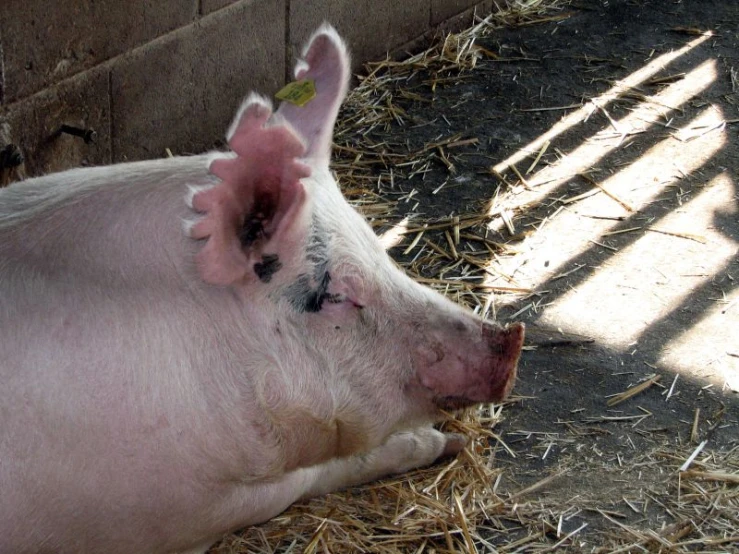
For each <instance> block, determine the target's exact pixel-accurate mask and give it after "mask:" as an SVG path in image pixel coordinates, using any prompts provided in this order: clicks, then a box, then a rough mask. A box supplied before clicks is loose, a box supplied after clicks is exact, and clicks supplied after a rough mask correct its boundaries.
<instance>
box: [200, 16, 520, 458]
mask: <svg viewBox="0 0 739 554" xmlns="http://www.w3.org/2000/svg"><path fill="white" fill-rule="evenodd" d="M303 57H304V61H303V62H301V63H300V64H299V65H298V67H297V68H296V79H297V80H298V81H310V82H311V83H312V84H313V86H314V87H315V97H313V98H312V99H311V100H309V101H308V102H307V103H306V104H305V105H303V106H302V107H301V106H298V105H295V104H292V103H288V102H284V103H283V104H282V105H281V106H280V107H279V109H278V110H277V112H275V113H272V110H271V107H270V104H269V102H267V101H266V100H264V99H261V98H259V97H256V96H252V97H250V98H248V99H247V101H246V102H245V104H244V106H243V107H242V109H241V111H240V113H239V115H238V116H237V117H236V120H235V122H234V124H233V125H232V127H231V130H230V132H229V135H228V140H229V145H230V146H231V148H232V150H233V154H229V155H227V156H221V157H218V158H217V159H215V161H213V162H212V164H211V166H210V169H211V173H213V174H214V175H215V176H216V177H218V178H219V180H220V181H219V182H218V184H216V185H214V186H213V187H211V188H208V189H205V190H201V191H196V192H195V194H194V195H193V197H192V199H191V202H192V207H193V208H194V210H195V211H197V212H199V213H200V214H201V216H202V217H201V218H200V219H199V220H198V221H197V222H196V223H195V224H194V225H193V227H192V229H191V236H192V237H193V238H196V239H201V241H203V245H202V248H201V250H200V251H199V253H198V254H197V258H196V262H197V265H198V270H199V272H200V276H201V277H202V279H203V280H205V281H207V282H208V283H210V284H212V285H217V286H219V287H226V288H229V289H232V290H233V291H236V292H237V294H236V295H235V296H237V297H240V298H243V299H244V302H245V303H254V304H257V305H259V310H260V315H259V318H258V319H259V323H258V329H257V328H253V329H252V332H253V333H255V334H258V336H259V337H260V342H269V341H270V340H271V341H273V344H271V345H270V346H269V348H270V349H271V352H272V353H271V354H270V356H269V358H270V359H274V360H277V361H276V362H275V365H276V366H279V369H278V370H277V371H276V372H275V376H272V377H267V378H266V379H265V380H264V381H265V382H266V383H268V384H267V385H264V387H265V388H266V389H269V391H267V392H265V393H264V394H263V396H264V397H266V398H270V399H273V400H269V401H267V403H273V404H279V402H280V400H276V398H277V397H279V396H280V394H279V393H274V391H275V390H279V389H280V388H282V387H287V389H289V390H291V392H290V393H289V394H288V396H289V397H291V398H293V399H295V398H304V397H312V398H314V399H315V402H316V408H315V411H316V414H318V415H316V414H313V415H315V416H316V417H318V418H324V419H325V418H330V419H331V420H332V421H333V425H334V426H335V427H336V429H337V431H336V432H337V433H338V434H341V433H342V432H343V433H344V435H347V434H350V433H355V434H356V433H361V434H362V436H364V437H367V438H366V439H363V440H362V441H359V443H357V442H356V441H349V442H350V443H351V445H344V446H343V447H342V446H338V447H337V450H338V451H339V452H341V453H350V452H351V451H354V450H357V449H361V448H364V447H368V446H372V445H373V444H377V443H378V442H380V441H381V440H383V439H384V438H385V437H386V436H387V434H389V433H390V432H392V431H395V430H397V429H399V428H402V427H408V426H411V425H416V424H418V423H419V422H421V421H424V420H425V421H428V420H432V419H438V417H439V416H440V414H441V411H440V410H449V409H455V408H460V407H464V406H469V405H471V404H474V403H478V402H496V401H500V400H502V399H503V398H505V396H506V395H507V394H508V392H509V391H510V389H511V387H512V386H513V382H514V378H515V373H516V364H517V361H518V357H519V354H520V352H521V345H522V341H523V334H524V331H523V326H522V325H520V324H514V325H511V326H509V327H508V328H506V329H503V328H501V327H499V326H496V325H494V324H491V323H488V322H484V321H482V320H481V319H479V318H478V317H476V316H474V315H473V314H471V313H470V312H469V311H467V310H464V309H463V308H461V307H459V306H458V305H456V304H454V303H453V302H451V301H449V300H447V299H446V298H444V297H443V296H441V295H439V294H437V293H435V292H433V291H432V290H430V289H428V288H426V287H423V286H421V285H419V284H417V283H415V282H414V281H412V280H411V279H410V278H408V277H407V276H406V275H405V274H404V273H403V272H402V270H400V269H399V268H398V267H397V266H396V265H395V264H394V262H393V261H392V260H391V259H390V258H389V257H388V255H387V254H386V252H385V250H384V249H383V247H382V245H381V244H380V242H379V240H378V239H377V237H376V236H375V234H374V232H373V231H372V229H371V227H370V226H369V225H368V224H367V223H366V221H365V220H364V219H363V217H362V216H361V215H359V214H358V213H357V212H356V211H355V210H353V209H352V208H351V207H350V206H349V205H348V204H347V202H346V201H345V200H344V198H343V197H342V195H341V192H340V190H339V188H338V186H337V184H336V182H335V181H334V179H333V177H332V175H331V172H330V171H329V157H330V151H331V141H332V134H333V126H334V121H335V119H336V116H337V113H338V110H339V106H340V104H341V102H342V101H343V99H344V96H345V94H346V90H347V84H348V80H349V59H348V56H347V53H346V49H345V47H344V45H343V43H342V41H341V39H340V38H339V37H338V35H337V34H336V32H335V31H334V30H333V29H332V28H330V27H328V26H324V27H322V28H321V29H320V30H319V31H318V32H317V33H316V34H315V35H314V36H313V38H312V39H311V40H310V42H309V44H308V47H307V48H306V50H305V52H304V56H303ZM276 382H277V384H275V383H276ZM295 388H302V389H304V390H297V391H296V390H295ZM327 399H328V400H327ZM326 402H328V404H329V405H328V406H326V405H325V404H326ZM268 408H269V409H276V408H275V406H270V407H268Z"/></svg>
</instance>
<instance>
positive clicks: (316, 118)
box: [277, 24, 350, 164]
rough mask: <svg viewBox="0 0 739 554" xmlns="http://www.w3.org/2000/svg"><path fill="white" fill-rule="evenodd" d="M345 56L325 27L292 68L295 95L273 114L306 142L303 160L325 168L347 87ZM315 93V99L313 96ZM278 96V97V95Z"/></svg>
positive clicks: (332, 31) (331, 30) (337, 39)
mask: <svg viewBox="0 0 739 554" xmlns="http://www.w3.org/2000/svg"><path fill="white" fill-rule="evenodd" d="M349 68H350V62H349V54H348V52H347V49H346V46H345V45H344V41H343V40H341V37H339V35H338V33H337V32H336V30H335V29H334V28H333V27H331V26H330V25H328V24H324V25H322V26H321V27H320V28H319V29H318V30H317V31H316V32H315V33H314V34H313V36H312V37H311V38H310V40H309V41H308V45H307V46H306V47H305V50H304V51H303V59H302V61H301V62H299V63H298V64H297V66H296V67H295V79H296V80H297V82H296V83H291V84H290V85H288V86H287V87H285V89H283V91H285V90H290V87H291V86H294V85H307V88H302V87H300V86H299V87H298V88H297V91H298V92H297V94H292V95H291V94H287V95H286V96H287V98H288V99H287V100H285V101H284V102H282V104H280V107H279V109H278V110H277V113H278V114H280V115H281V116H283V117H284V118H285V120H286V121H288V122H290V124H291V125H292V126H293V127H294V128H295V129H296V130H297V131H298V132H299V133H300V135H301V136H302V137H303V138H305V140H306V141H307V143H308V144H307V147H308V152H307V155H306V157H309V158H313V159H314V160H316V161H318V162H321V163H325V164H328V161H329V157H330V156H331V142H332V138H333V131H334V122H335V121H336V116H337V114H338V113H339V107H341V103H342V102H343V101H344V98H345V97H346V92H347V89H348V87H349ZM314 92H315V96H313V93H314ZM278 96H280V94H279V93H278Z"/></svg>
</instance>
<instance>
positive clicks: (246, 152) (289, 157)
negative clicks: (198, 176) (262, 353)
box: [190, 95, 310, 285]
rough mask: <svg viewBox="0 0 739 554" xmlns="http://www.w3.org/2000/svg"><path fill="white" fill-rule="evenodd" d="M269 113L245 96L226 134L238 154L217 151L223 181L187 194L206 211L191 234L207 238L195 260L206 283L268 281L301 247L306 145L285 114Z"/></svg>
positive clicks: (216, 171)
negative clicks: (220, 154) (273, 116)
mask: <svg viewBox="0 0 739 554" xmlns="http://www.w3.org/2000/svg"><path fill="white" fill-rule="evenodd" d="M271 114H272V108H271V107H270V105H269V102H268V101H266V100H264V99H262V98H260V97H258V96H255V95H253V96H251V97H250V98H248V99H247V100H246V102H245V103H244V105H243V106H242V108H241V111H240V112H239V114H238V115H237V116H236V119H235V121H234V123H233V125H232V127H231V130H230V131H229V134H228V144H229V146H230V147H231V149H232V150H233V152H234V153H235V156H229V157H219V158H216V159H215V160H214V161H213V162H212V163H211V164H210V172H211V173H212V174H213V175H215V176H216V177H218V178H219V179H220V182H219V183H218V184H217V185H215V186H213V187H211V188H206V189H204V190H200V191H196V192H195V193H194V194H193V196H192V197H191V199H190V204H191V206H192V208H193V210H195V211H196V212H199V213H200V214H201V215H202V217H201V218H200V219H199V220H197V221H196V222H195V223H194V224H193V225H192V226H191V227H190V236H191V237H192V238H194V239H205V240H206V242H205V245H204V246H203V248H202V250H201V251H200V252H199V253H198V254H197V257H196V263H197V266H198V271H199V272H200V275H201V276H202V278H203V279H204V280H205V281H207V282H209V283H212V284H215V285H230V284H234V283H244V282H248V281H250V280H252V279H254V280H257V279H258V280H259V281H262V282H268V281H270V280H271V279H272V277H273V275H274V274H275V273H276V272H278V271H279V270H280V268H281V267H282V266H283V265H285V264H286V263H289V262H290V261H291V260H292V257H294V253H295V252H299V251H300V248H299V246H300V241H301V240H302V239H303V237H304V236H305V234H306V229H307V225H308V210H307V209H306V203H307V195H306V191H305V188H304V186H303V184H302V183H301V182H300V179H301V178H303V177H307V176H308V175H310V169H309V168H308V167H307V166H305V165H304V164H302V163H300V162H299V161H298V158H301V157H303V156H304V155H305V145H304V144H303V142H302V141H301V140H300V138H298V136H297V134H296V133H295V131H293V129H292V128H291V127H290V126H289V125H286V124H285V123H284V122H282V121H280V118H272V121H268V120H269V119H270V116H271Z"/></svg>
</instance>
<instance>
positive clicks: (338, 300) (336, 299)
mask: <svg viewBox="0 0 739 554" xmlns="http://www.w3.org/2000/svg"><path fill="white" fill-rule="evenodd" d="M323 301H324V302H326V303H328V304H334V305H339V304H344V305H346V306H352V307H354V308H357V309H360V310H361V309H362V308H364V306H362V305H361V304H359V303H357V302H355V301H354V300H352V299H351V298H350V297H349V296H347V295H345V294H333V293H330V292H327V293H325V295H324V296H323Z"/></svg>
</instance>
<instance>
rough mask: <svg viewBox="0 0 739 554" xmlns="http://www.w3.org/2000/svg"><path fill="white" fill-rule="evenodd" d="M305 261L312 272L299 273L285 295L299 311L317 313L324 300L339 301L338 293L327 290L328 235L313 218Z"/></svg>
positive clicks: (340, 299)
mask: <svg viewBox="0 0 739 554" xmlns="http://www.w3.org/2000/svg"><path fill="white" fill-rule="evenodd" d="M305 261H306V262H307V264H308V265H309V266H313V267H312V272H310V273H301V274H300V275H298V277H297V279H295V281H293V282H292V283H291V284H290V285H289V286H288V287H287V288H286V289H285V296H286V297H287V299H288V300H289V302H290V304H291V305H292V307H293V308H294V309H295V311H296V312H299V313H317V312H320V311H321V308H322V307H323V303H324V302H334V303H337V302H341V301H342V300H343V298H342V297H341V296H340V295H338V294H331V293H329V292H328V285H329V283H330V282H331V274H330V273H329V271H328V266H329V260H328V237H327V236H326V232H325V231H324V230H323V229H321V228H320V226H319V225H318V223H317V222H316V221H315V219H314V220H313V222H312V224H311V232H310V236H309V238H308V245H307V247H306V252H305Z"/></svg>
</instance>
